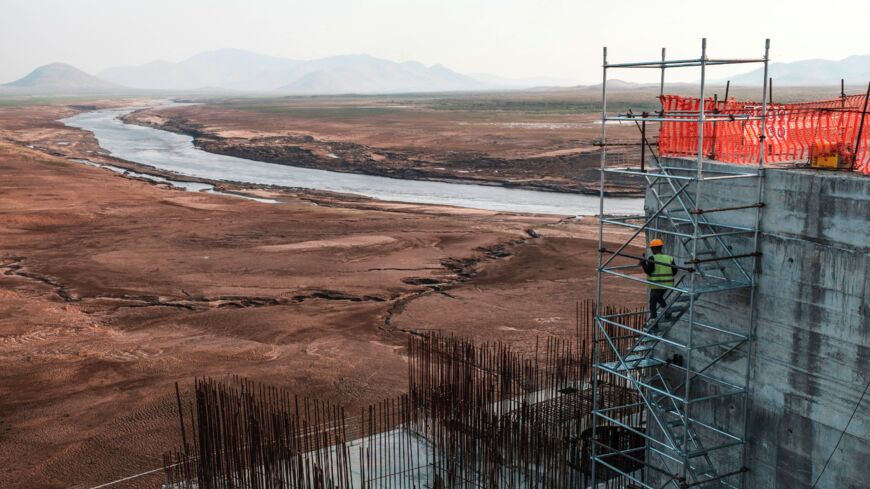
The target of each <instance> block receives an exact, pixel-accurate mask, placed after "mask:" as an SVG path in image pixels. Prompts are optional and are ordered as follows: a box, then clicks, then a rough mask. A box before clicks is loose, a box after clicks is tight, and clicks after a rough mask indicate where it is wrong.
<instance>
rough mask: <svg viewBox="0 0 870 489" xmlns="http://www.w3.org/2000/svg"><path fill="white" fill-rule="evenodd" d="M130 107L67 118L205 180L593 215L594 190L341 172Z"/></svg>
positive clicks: (142, 160) (114, 144)
mask: <svg viewBox="0 0 870 489" xmlns="http://www.w3.org/2000/svg"><path fill="white" fill-rule="evenodd" d="M133 110H135V109H134V108H125V109H107V110H96V111H92V112H84V113H81V114H78V115H76V116H73V117H70V118H68V119H64V120H63V121H62V122H63V123H64V124H66V125H68V126H72V127H78V128H81V129H84V130H87V131H91V132H93V133H94V136H95V137H96V138H97V140H98V141H99V143H100V146H102V147H103V148H104V149H106V150H107V151H109V152H110V153H111V154H112V155H113V156H115V157H117V158H122V159H124V160H127V161H132V162H135V163H139V164H142V165H148V166H151V167H154V168H158V169H160V170H165V171H171V172H174V173H177V174H179V175H186V176H193V177H200V178H205V179H210V180H220V181H228V182H241V183H252V184H264V185H277V186H282V187H290V188H305V189H314V190H324V191H329V192H340V193H346V194H356V195H362V196H366V197H372V198H375V199H380V200H387V201H396V202H411V203H417V204H441V205H452V206H459V207H469V208H474V209H486V210H493V211H504V212H527V213H538V214H557V215H594V214H597V213H598V205H599V203H598V197H596V196H591V195H581V194H566V193H556V192H542V191H535V190H523V189H513V188H505V187H500V186H488V185H474V184H464V183H444V182H431V181H424V180H401V179H395V178H387V177H379V176H371V175H360V174H355V173H339V172H332V171H326V170H314V169H309V168H298V167H294V166H287V165H278V164H274V163H264V162H259V161H253V160H247V159H244V158H237V157H233V156H224V155H218V154H213V153H208V152H206V151H202V150H200V149H198V148H196V147H195V146H194V145H193V138H192V137H190V136H187V135H183V134H176V133H172V132H169V131H163V130H160V129H154V128H150V127H143V126H137V125H133V124H125V123H123V122H122V121H121V120H120V119H119V118H120V117H121V116H123V115H125V114H128V113H130V112H132V111H133ZM642 207H643V199H637V198H610V199H607V201H606V204H605V212H607V213H615V214H633V213H640V211H641V210H642Z"/></svg>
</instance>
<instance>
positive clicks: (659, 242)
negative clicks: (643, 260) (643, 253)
mask: <svg viewBox="0 0 870 489" xmlns="http://www.w3.org/2000/svg"><path fill="white" fill-rule="evenodd" d="M664 245H665V242H664V241H662V240H660V239H658V238H656V239H654V240H652V241H650V242H649V247H650V248H655V247H656V246H664Z"/></svg>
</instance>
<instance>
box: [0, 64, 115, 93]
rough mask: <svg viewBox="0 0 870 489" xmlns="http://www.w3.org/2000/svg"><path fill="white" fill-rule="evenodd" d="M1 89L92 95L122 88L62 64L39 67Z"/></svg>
mask: <svg viewBox="0 0 870 489" xmlns="http://www.w3.org/2000/svg"><path fill="white" fill-rule="evenodd" d="M2 87H4V88H6V89H7V91H10V90H14V91H20V92H27V93H93V92H106V91H116V90H120V89H122V88H123V87H121V86H120V85H116V84H114V83H111V82H108V81H105V80H102V79H100V78H97V77H95V76H93V75H89V74H87V73H85V72H84V71H82V70H80V69H78V68H76V67H74V66H70V65H68V64H64V63H52V64H48V65H45V66H40V67H39V68H36V69H35V70H33V71H31V72H30V74H28V75H27V76H25V77H24V78H20V79H18V80H15V81H14V82H11V83H6V84H4V85H2Z"/></svg>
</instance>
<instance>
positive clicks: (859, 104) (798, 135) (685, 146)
mask: <svg viewBox="0 0 870 489" xmlns="http://www.w3.org/2000/svg"><path fill="white" fill-rule="evenodd" d="M865 98H866V97H865V96H864V95H857V96H849V97H846V98H845V99H835V100H823V101H818V102H806V103H798V104H770V105H768V112H767V129H766V131H765V132H766V135H765V138H764V139H765V142H764V145H765V150H766V154H765V160H766V161H767V162H769V163H777V162H787V161H806V160H807V159H808V158H809V154H810V149H811V148H812V147H813V145H814V144H817V143H819V142H825V143H828V144H833V145H836V146H838V147H840V148H841V149H842V150H841V154H842V156H843V157H844V158H845V159H846V160H847V161H849V162H850V163H851V162H852V161H853V160H854V162H855V165H854V167H855V169H857V170H858V171H859V172H861V173H864V174H865V175H870V114H868V115H867V117H866V119H865V121H864V128H863V131H862V134H861V141H860V144H859V146H858V148H859V149H858V154H857V157H856V156H855V155H854V152H855V145H856V143H857V142H858V130H859V127H860V125H861V115H862V111H863V110H864V102H865ZM661 102H662V112H663V116H664V117H669V118H678V119H682V118H685V120H686V121H685V122H683V121H681V120H679V121H666V122H662V123H661V130H660V134H659V151H660V152H661V154H662V155H663V156H697V155H698V123H697V122H692V120H693V119H695V120H697V118H698V110H699V108H700V99H698V98H692V97H680V96H678V95H664V96H662V97H661ZM704 111H705V113H706V116H707V117H708V118H710V117H715V118H717V119H722V118H728V117H730V116H734V117H735V119H734V120H725V121H722V120H718V121H715V122H705V123H704V140H703V151H704V155H705V156H706V157H708V158H710V159H715V160H719V161H726V162H730V163H746V164H754V163H757V162H758V160H759V157H760V150H761V138H760V137H759V136H760V135H761V121H760V120H758V119H751V118H752V117H760V116H761V104H760V103H756V102H747V101H736V100H734V99H729V100H727V101H724V100H720V101H716V102H714V101H713V99H711V98H710V99H705V100H704ZM738 116H749V117H750V119H749V120H746V119H744V120H741V119H736V117H738Z"/></svg>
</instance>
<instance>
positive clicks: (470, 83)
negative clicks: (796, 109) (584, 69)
mask: <svg viewBox="0 0 870 489" xmlns="http://www.w3.org/2000/svg"><path fill="white" fill-rule="evenodd" d="M770 75H771V76H772V77H773V78H774V83H775V84H776V85H777V86H818V85H830V86H836V85H838V84H839V80H840V78H845V79H846V81H847V83H848V84H850V85H855V84H862V83H866V82H867V81H868V80H870V55H864V56H851V57H849V58H845V59H842V60H839V61H831V60H822V59H812V60H804V61H796V62H793V63H772V64H771V65H770ZM761 78H762V72H761V70H755V71H752V72H749V73H745V74H742V75H737V76H734V77H731V81H732V82H733V83H735V84H738V85H756V84H760V83H761ZM623 84H624V85H626V86H625V87H622V88H625V89H627V88H631V87H635V88H637V87H640V86H641V85H639V84H633V83H628V82H623ZM566 85H571V82H570V81H569V80H563V79H555V78H544V77H539V78H526V79H509V78H502V77H498V76H494V75H488V74H484V73H475V74H470V75H465V74H462V73H458V72H456V71H453V70H451V69H449V68H446V67H444V66H442V65H437V64H436V65H432V66H425V65H423V64H421V63H418V62H416V61H406V62H401V63H400V62H395V61H389V60H385V59H380V58H375V57H372V56H368V55H365V54H357V55H345V56H331V57H328V58H322V59H316V60H294V59H287V58H279V57H274V56H266V55H262V54H257V53H252V52H249V51H242V50H238V49H222V50H218V51H207V52H203V53H200V54H197V55H195V56H192V57H190V58H188V59H186V60H184V61H180V62H175V63H174V62H169V61H154V62H151V63H146V64H142V65H135V66H119V67H113V68H108V69H106V70H104V71H102V72H101V73H99V74H98V75H97V76H94V75H90V74H87V73H85V72H83V71H81V70H79V69H77V68H75V67H73V66H70V65H67V64H63V63H52V64H49V65H45V66H41V67H39V68H37V69H35V70H33V72H31V73H30V74H28V75H27V76H25V77H24V78H21V79H19V80H16V81H14V82H11V83H7V84H5V85H0V93H10V92H11V93H110V92H120V91H130V90H167V91H198V90H211V91H239V92H272V93H281V94H288V95H289V94H308V95H313V94H343V93H358V94H373V93H410V92H449V91H476V90H496V89H523V88H533V87H541V86H566ZM575 88H584V87H582V86H581V87H575ZM610 88H612V89H613V88H617V87H616V86H615V85H613V86H610Z"/></svg>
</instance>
